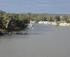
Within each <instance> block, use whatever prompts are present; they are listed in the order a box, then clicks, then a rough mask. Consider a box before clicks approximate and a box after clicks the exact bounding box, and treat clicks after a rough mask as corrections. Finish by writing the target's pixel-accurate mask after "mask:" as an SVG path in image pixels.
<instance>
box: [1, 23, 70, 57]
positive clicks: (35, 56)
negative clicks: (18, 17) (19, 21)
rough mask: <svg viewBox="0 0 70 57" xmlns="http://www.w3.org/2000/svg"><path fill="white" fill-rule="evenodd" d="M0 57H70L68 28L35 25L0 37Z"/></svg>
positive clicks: (69, 31)
mask: <svg viewBox="0 0 70 57" xmlns="http://www.w3.org/2000/svg"><path fill="white" fill-rule="evenodd" d="M0 57H70V27H59V26H52V25H43V24H42V25H40V24H35V25H33V28H32V29H28V30H27V31H26V33H24V31H22V32H21V33H17V34H12V35H5V36H0Z"/></svg>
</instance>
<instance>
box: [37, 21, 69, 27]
mask: <svg viewBox="0 0 70 57" xmlns="http://www.w3.org/2000/svg"><path fill="white" fill-rule="evenodd" d="M38 24H47V25H58V26H70V23H66V22H58V23H57V22H49V21H39V22H38Z"/></svg>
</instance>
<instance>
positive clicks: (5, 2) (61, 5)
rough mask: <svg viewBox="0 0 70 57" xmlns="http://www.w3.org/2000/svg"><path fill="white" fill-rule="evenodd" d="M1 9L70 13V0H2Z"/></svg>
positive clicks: (18, 11)
mask: <svg viewBox="0 0 70 57" xmlns="http://www.w3.org/2000/svg"><path fill="white" fill-rule="evenodd" d="M0 10H3V11H7V12H11V13H28V12H30V13H58V14H59V13H61V14H70V0H0Z"/></svg>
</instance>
